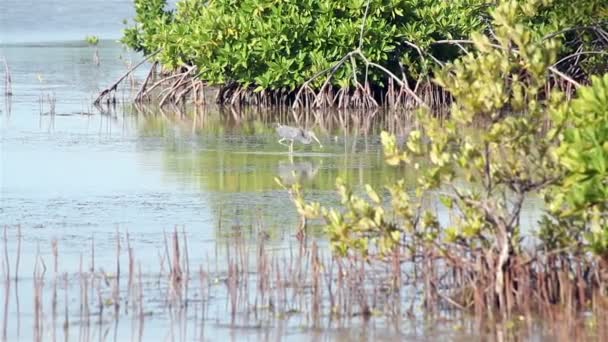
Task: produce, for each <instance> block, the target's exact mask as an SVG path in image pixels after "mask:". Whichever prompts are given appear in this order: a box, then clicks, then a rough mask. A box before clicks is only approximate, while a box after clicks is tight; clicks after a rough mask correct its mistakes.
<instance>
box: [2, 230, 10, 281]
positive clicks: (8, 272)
mask: <svg viewBox="0 0 608 342" xmlns="http://www.w3.org/2000/svg"><path fill="white" fill-rule="evenodd" d="M7 230H8V226H4V264H5V266H4V271H5V272H6V274H5V275H6V282H7V283H8V282H10V281H11V265H10V263H9V258H8V234H7Z"/></svg>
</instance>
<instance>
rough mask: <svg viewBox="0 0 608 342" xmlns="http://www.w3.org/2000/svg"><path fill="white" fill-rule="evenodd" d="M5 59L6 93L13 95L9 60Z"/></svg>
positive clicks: (6, 94)
mask: <svg viewBox="0 0 608 342" xmlns="http://www.w3.org/2000/svg"><path fill="white" fill-rule="evenodd" d="M3 60H4V95H5V96H12V95H13V89H12V82H11V71H10V69H9V68H8V62H7V61H6V58H4V59H3Z"/></svg>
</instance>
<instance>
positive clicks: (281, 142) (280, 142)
mask: <svg viewBox="0 0 608 342" xmlns="http://www.w3.org/2000/svg"><path fill="white" fill-rule="evenodd" d="M283 141H285V138H281V139H279V144H281V145H283V146H289V145H287V144H285V143H283Z"/></svg>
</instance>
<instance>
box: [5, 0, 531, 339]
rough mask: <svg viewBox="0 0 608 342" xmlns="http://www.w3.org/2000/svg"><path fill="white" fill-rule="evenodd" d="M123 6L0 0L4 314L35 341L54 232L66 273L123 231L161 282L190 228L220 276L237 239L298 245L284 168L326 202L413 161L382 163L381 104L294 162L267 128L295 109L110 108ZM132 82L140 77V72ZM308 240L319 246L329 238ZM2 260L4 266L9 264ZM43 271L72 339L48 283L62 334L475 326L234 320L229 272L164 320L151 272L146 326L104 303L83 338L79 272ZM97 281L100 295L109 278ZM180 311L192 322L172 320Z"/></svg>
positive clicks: (333, 130) (354, 332) (373, 333)
mask: <svg viewBox="0 0 608 342" xmlns="http://www.w3.org/2000/svg"><path fill="white" fill-rule="evenodd" d="M130 3H131V2H130V1H127V0H116V1H109V2H108V1H87V2H84V1H76V0H70V1H67V0H63V1H50V0H48V1H41V2H39V1H36V2H33V1H16V0H8V1H6V0H5V1H2V2H1V3H0V13H2V14H0V19H1V20H0V22H1V25H2V26H1V27H0V56H3V57H4V58H6V60H7V62H8V65H9V67H10V70H11V74H12V82H13V85H12V89H13V93H14V95H13V96H12V97H10V98H7V97H1V100H2V106H1V107H0V110H1V112H0V224H1V225H2V227H3V228H6V232H7V238H8V240H7V243H6V244H5V246H6V248H7V250H6V253H7V255H8V256H9V260H10V267H11V268H12V270H11V271H13V272H14V271H15V267H14V265H16V256H17V249H18V248H19V247H18V246H19V244H18V243H17V241H18V239H17V234H18V232H19V231H20V232H21V238H22V240H21V241H22V242H21V246H20V254H19V257H20V268H19V274H20V277H21V280H20V281H19V282H18V283H13V285H12V286H11V287H10V288H8V290H9V292H8V295H6V294H5V293H4V292H3V293H2V294H1V295H0V298H2V299H4V300H3V301H1V302H5V303H7V304H6V307H4V310H3V313H4V316H3V320H4V322H7V329H5V330H6V331H7V336H6V338H7V339H8V340H11V341H12V340H19V339H21V340H31V339H32V338H33V329H32V326H33V325H34V317H35V314H34V307H35V299H34V298H33V296H32V288H33V284H34V280H33V277H32V274H33V272H34V267H35V265H39V266H38V267H40V265H41V260H43V261H44V263H45V266H46V267H47V268H48V271H47V272H48V273H51V269H53V268H52V266H51V264H52V263H53V262H52V260H53V257H52V253H53V252H52V241H53V240H56V241H57V246H58V251H59V253H58V254H59V258H58V274H63V273H64V272H65V273H68V274H69V275H70V277H73V274H75V273H78V272H79V270H80V269H81V268H82V269H85V270H86V269H87V268H88V267H89V265H91V263H92V256H91V249H90V246H91V244H94V245H95V271H96V272H101V271H100V270H102V269H103V270H106V271H104V272H108V270H114V269H115V267H116V256H115V248H116V234H117V231H118V232H119V234H120V236H121V243H122V244H126V233H127V232H128V233H129V243H130V245H131V246H132V249H133V253H134V255H135V259H136V260H137V262H138V263H141V267H142V272H143V274H144V276H145V277H148V278H149V279H153V278H154V275H155V274H157V273H158V272H159V268H160V259H161V257H159V255H161V254H163V253H164V248H165V245H164V238H165V232H170V231H172V230H173V229H174V227H178V229H179V230H180V231H182V230H183V231H185V232H186V234H187V241H188V246H189V260H190V262H191V264H193V265H198V264H203V265H205V269H206V270H207V271H213V274H214V275H213V277H216V278H215V279H216V280H217V279H223V278H222V277H225V275H226V271H227V269H228V266H227V264H226V261H227V260H229V259H230V258H231V257H230V255H231V253H234V252H233V249H234V248H235V247H234V240H233V237H234V236H235V235H238V236H239V237H241V238H242V237H244V240H245V241H244V244H245V246H247V250H248V252H250V254H252V255H255V254H256V246H257V244H258V243H259V238H260V236H263V237H264V240H265V241H266V242H265V246H266V249H268V250H269V251H276V253H278V254H280V255H285V254H286V253H289V251H291V249H292V248H294V246H295V245H296V244H297V242H296V236H295V233H296V226H297V223H298V221H297V216H296V212H295V209H294V207H293V204H292V203H291V202H290V200H289V196H288V194H287V192H286V191H285V190H284V189H283V188H281V186H279V185H278V184H277V182H276V181H275V178H279V179H281V180H282V181H283V182H284V183H286V184H289V183H291V182H294V181H299V182H301V183H302V184H303V185H304V187H305V189H306V193H307V196H309V198H311V199H316V200H319V201H322V202H323V203H325V204H331V203H336V201H337V198H336V196H335V194H334V191H333V189H334V184H335V179H336V177H342V178H345V179H346V180H347V181H348V182H349V183H350V184H352V185H353V186H355V187H356V188H359V187H361V186H363V185H364V184H366V183H369V184H372V185H374V186H376V187H379V186H380V185H382V184H385V183H387V182H390V181H392V180H395V179H397V178H398V177H405V178H406V180H408V181H412V180H413V174H412V173H411V170H407V169H395V168H389V167H388V166H386V165H385V164H384V163H383V161H382V151H381V147H380V144H379V138H378V132H379V131H380V129H391V130H393V131H395V132H396V133H400V132H402V131H405V130H406V129H407V127H404V123H403V122H401V123H399V124H397V125H395V123H391V122H388V121H382V120H381V119H380V118H379V115H377V116H375V117H374V119H373V120H370V121H369V122H358V121H357V120H354V121H351V122H349V125H350V129H349V130H343V129H341V128H339V124H337V123H336V122H337V121H336V122H334V123H327V125H325V126H324V127H315V129H316V130H317V132H318V135H319V136H320V138H321V139H322V141H323V144H324V148H323V149H321V148H319V147H318V146H296V153H295V154H294V156H293V157H292V158H290V157H289V155H288V154H287V150H286V147H284V146H281V145H279V144H278V143H277V141H276V137H275V135H274V130H273V129H272V124H273V123H274V122H276V121H281V122H293V121H294V118H293V116H292V114H291V113H290V112H288V111H287V112H285V111H275V112H273V111H255V110H243V111H240V112H234V111H230V110H227V109H220V108H216V107H213V106H209V107H208V108H206V109H205V110H203V111H201V112H195V111H193V110H190V109H188V110H186V111H185V113H176V112H175V111H172V110H167V111H165V112H161V111H159V110H158V108H154V106H151V107H150V108H146V109H144V110H139V111H138V110H135V109H134V108H132V107H131V106H128V105H125V106H118V107H117V108H110V110H108V108H105V109H102V110H100V109H98V108H95V107H93V106H92V105H91V103H92V99H93V98H94V97H95V96H96V94H97V92H98V91H99V90H101V89H102V88H103V87H105V86H107V85H109V84H110V83H111V82H113V81H114V80H115V79H117V78H118V77H119V76H120V75H121V74H122V73H124V72H125V71H126V70H127V69H128V68H129V66H130V65H132V64H133V63H136V62H137V61H138V59H139V58H140V56H138V55H137V54H135V53H132V52H129V51H126V50H124V49H123V48H122V47H121V46H120V45H119V44H118V43H116V42H115V41H114V39H116V38H118V37H119V35H120V29H121V24H120V21H121V19H123V18H128V17H130V16H132V10H131V4H130ZM100 14H103V15H100ZM87 34H96V35H99V36H101V38H102V39H104V40H102V41H101V43H100V45H99V55H100V60H101V64H100V65H99V66H95V65H94V64H93V54H94V50H93V48H91V47H89V46H87V45H86V44H85V43H84V42H83V37H84V36H85V35H87ZM145 72H146V70H145V67H144V68H142V70H140V71H138V72H136V73H135V79H136V80H141V79H142V77H143V76H144V74H145ZM133 87H134V88H133V89H137V84H134V86H133ZM133 89H129V87H126V89H122V90H121V91H120V93H119V98H120V99H125V100H127V99H129V98H130V96H131V95H132V92H133ZM53 100H55V101H56V104H55V108H54V110H53V108H52V105H51V102H53ZM53 111H54V115H51V114H52V113H51V112H53ZM345 115H346V114H345ZM366 116H368V117H369V116H370V113H363V114H361V113H360V114H359V115H358V116H357V118H362V117H366ZM307 119H310V118H302V119H301V121H300V123H301V124H302V125H306V126H312V124H311V123H310V122H311V121H308V124H306V122H307V121H306V120H307ZM336 120H337V119H336ZM396 126H397V127H396ZM357 127H367V128H369V129H368V130H365V129H358V128H357ZM363 132H365V134H364V133H363ZM537 214H538V203H536V202H534V201H531V202H530V203H529V204H528V205H527V207H526V208H525V211H524V214H523V216H524V224H525V222H526V221H527V222H530V223H531V222H533V221H534V220H535V218H536V217H537ZM312 239H313V240H314V241H316V242H317V243H318V244H319V245H321V246H322V247H324V246H325V245H326V242H325V239H323V238H322V237H316V238H315V237H313V238H312ZM240 243H242V241H241V242H240ZM325 251H326V250H325ZM3 260H4V257H3ZM37 260H38V262H37ZM210 260H212V261H210ZM120 261H121V265H122V267H123V270H124V268H126V267H127V265H128V263H129V260H128V256H127V254H126V252H125V249H124V247H123V250H122V253H121V255H120ZM6 267H7V266H5V265H4V264H3V265H2V270H3V274H4V272H6ZM101 273H103V272H101ZM110 273H111V272H110ZM47 276H48V277H49V278H48V281H47V282H46V283H45V287H44V288H45V299H44V301H45V303H46V304H45V307H46V309H45V312H46V314H45V315H44V317H43V321H44V323H45V325H46V329H45V330H44V338H43V340H50V339H54V338H55V337H57V338H59V339H63V338H64V337H65V336H64V335H62V334H63V330H62V329H61V326H62V324H63V321H61V320H60V322H53V316H52V315H50V314H49V310H50V309H49V308H50V307H51V304H49V303H50V301H51V293H52V292H53V291H51V287H54V286H55V281H57V284H58V285H57V286H58V288H59V290H58V293H59V298H60V300H63V299H64V296H65V297H67V298H68V302H69V303H70V305H69V307H70V308H72V311H71V314H70V315H69V316H70V317H71V318H72V319H71V323H70V324H69V326H70V327H71V328H70V329H69V335H68V336H67V338H66V340H75V339H78V340H83V339H95V340H118V341H120V340H128V339H142V340H149V339H158V338H161V337H160V336H162V339H165V340H167V339H169V340H176V339H178V340H198V339H199V338H200V337H201V336H202V338H200V339H203V340H206V339H217V338H223V339H226V338H228V339H231V340H242V339H249V340H260V339H264V340H268V339H273V340H275V339H276V340H280V339H283V338H298V339H301V340H333V339H344V340H352V339H358V340H359V339H360V340H376V339H404V338H406V339H434V338H436V337H442V336H450V337H451V338H456V339H457V338H462V339H465V338H468V337H470V335H468V334H467V333H466V331H467V330H466V329H456V330H455V329H453V327H454V326H455V325H458V326H469V325H472V323H471V322H469V321H463V322H460V321H456V322H453V321H448V322H446V323H444V324H439V325H435V324H433V323H429V322H424V320H418V319H415V320H411V319H409V320H408V319H404V320H403V321H402V322H401V323H399V324H393V323H391V322H388V321H387V320H384V319H378V320H371V321H366V320H364V319H357V318H353V319H349V320H348V322H347V323H345V322H341V323H332V320H331V318H329V319H327V317H325V318H326V320H325V321H324V323H323V324H312V323H311V322H310V321H309V318H308V316H307V315H301V316H299V315H295V317H292V318H289V319H283V320H277V319H269V318H268V317H266V318H263V319H253V318H247V319H242V320H240V321H239V322H238V324H236V325H235V324H234V321H232V320H231V319H230V318H229V315H228V314H227V312H228V308H227V307H226V306H225V305H224V304H225V303H226V294H225V291H221V290H220V289H219V288H221V287H222V286H223V285H222V284H223V283H222V281H218V284H215V283H214V284H215V285H210V286H209V288H210V289H215V290H213V291H214V292H213V291H212V292H213V294H212V295H211V296H210V297H212V298H214V299H215V302H214V304H208V306H207V307H208V310H209V311H211V313H210V315H209V316H208V317H207V318H206V319H205V320H203V321H202V322H203V323H202V324H197V322H198V320H199V319H201V317H195V316H196V313H197V312H198V311H197V306H196V304H195V305H194V307H193V309H191V310H190V311H189V312H188V311H186V313H185V314H186V315H187V317H183V318H182V319H181V320H179V319H169V316H170V315H169V313H168V312H167V310H166V308H164V307H165V306H166V304H165V302H164V301H163V300H162V298H163V297H164V291H166V284H164V285H163V284H160V281H158V282H156V281H153V280H149V281H148V278H146V283H148V282H149V285H148V286H147V289H148V291H149V293H152V295H151V297H152V299H149V300H147V308H146V310H148V311H146V319H145V322H146V323H145V328H144V329H143V333H142V334H141V336H140V334H139V333H138V331H133V330H132V329H134V327H135V329H138V326H137V324H135V325H134V324H133V322H132V321H131V319H130V316H128V315H126V314H125V315H118V316H116V317H118V318H120V317H123V316H124V317H126V318H123V319H116V320H114V318H115V317H114V316H112V315H110V317H105V318H104V316H103V315H102V316H101V317H102V322H103V323H102V324H93V325H92V328H87V329H89V332H88V335H87V333H83V331H82V329H83V324H81V322H80V321H79V319H81V318H82V317H81V316H78V317H73V316H72V315H74V314H75V313H76V311H78V310H80V309H79V308H78V300H79V299H78V298H79V296H80V295H81V293H79V280H78V279H77V278H73V279H72V281H71V282H70V283H69V285H68V286H67V289H66V288H65V286H63V285H62V283H61V281H59V280H57V279H59V278H60V277H59V276H58V277H57V278H56V277H54V276H49V275H48V274H47ZM159 284H160V285H159ZM4 285H6V284H4ZM6 288H7V287H6V286H5V287H4V289H6ZM47 291H48V292H47ZM103 291H104V294H103V297H104V298H106V297H107V296H108V295H107V292H108V291H110V290H109V287H107V288H104V290H103ZM154 291H156V292H158V294H157V295H154V293H155V292H154ZM64 292H65V295H64ZM194 302H195V303H196V301H194ZM60 307H62V306H61V305H60ZM60 311H61V310H60ZM61 314H63V311H61ZM106 320H108V321H106ZM184 321H185V322H189V323H188V324H189V325H186V326H185V327H184V325H179V324H178V325H176V326H174V325H175V324H176V323H175V322H184ZM425 324H426V326H424V325H425ZM421 326H424V327H423V328H421ZM51 327H55V328H56V330H57V331H55V330H53V329H52V328H51ZM182 329H186V330H185V331H182ZM461 330H464V331H465V332H460V331H461ZM455 331H457V332H458V333H455ZM180 334H181V335H180ZM83 336H84V337H83ZM539 336H540V335H539Z"/></svg>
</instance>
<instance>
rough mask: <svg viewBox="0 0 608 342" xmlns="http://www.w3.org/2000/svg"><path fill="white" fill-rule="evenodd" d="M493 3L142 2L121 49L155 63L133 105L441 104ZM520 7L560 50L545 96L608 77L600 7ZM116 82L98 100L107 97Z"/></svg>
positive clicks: (536, 32)
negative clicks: (442, 74) (445, 73)
mask: <svg viewBox="0 0 608 342" xmlns="http://www.w3.org/2000/svg"><path fill="white" fill-rule="evenodd" d="M499 3H501V1H498V2H490V1H486V0H458V1H435V0H420V1H411V0H391V1H381V0H370V1H365V0H358V1H354V2H353V1H326V0H325V1H320V0H308V1H291V0H290V1H281V2H274V1H268V0H248V1H239V2H234V1H228V0H225V1H224V0H219V1H207V0H184V1H180V2H178V3H177V8H176V9H174V10H167V9H166V7H167V6H166V1H164V0H137V1H135V9H136V17H135V23H134V25H133V26H131V27H129V28H127V29H126V30H125V31H124V36H123V39H122V42H123V43H124V44H126V45H127V46H128V47H130V48H133V49H135V50H136V51H140V52H142V53H143V54H144V56H145V57H146V59H150V60H151V61H152V62H153V64H152V67H151V68H150V73H149V75H148V77H147V78H146V80H145V81H144V83H143V84H142V85H141V87H140V89H139V91H138V93H137V95H136V96H135V98H134V101H136V102H141V101H150V100H153V101H157V102H159V103H161V105H165V104H168V103H170V102H171V103H179V102H184V101H191V102H194V103H199V104H202V103H203V100H202V99H203V98H204V96H203V93H204V91H205V88H206V87H218V88H219V93H218V96H217V98H216V102H217V103H219V104H225V105H259V106H270V105H288V106H293V107H298V108H311V107H313V108H321V107H339V108H352V107H358V108H373V107H377V106H390V107H405V108H417V107H420V106H428V107H431V108H438V107H442V106H445V105H449V103H450V102H451V101H452V94H450V93H449V92H448V91H446V89H445V88H444V87H442V86H441V85H439V84H437V82H434V77H435V75H436V74H437V72H438V71H440V70H442V69H444V68H445V65H446V64H449V63H452V62H454V61H456V60H457V59H459V58H461V57H463V56H466V55H469V54H471V53H475V52H476V50H477V48H476V46H475V37H477V36H479V33H481V34H483V35H485V36H486V37H487V41H486V42H485V45H486V48H500V46H501V43H500V42H499V41H498V40H497V37H496V36H495V30H496V27H495V26H496V25H497V24H496V23H493V22H492V13H493V11H494V10H495V9H496V7H497V6H498V5H497V4H499ZM539 4H540V5H542V6H540V7H539V6H538V5H539ZM523 7H526V8H525V9H524V11H523V12H522V13H521V15H522V23H523V24H525V25H528V26H529V27H533V28H534V29H533V30H530V31H529V34H530V35H531V37H530V38H533V39H534V40H550V39H556V40H558V41H559V42H560V48H559V50H558V51H556V58H555V61H554V65H552V66H550V67H549V70H550V75H548V77H549V78H550V82H548V85H547V87H548V88H550V89H552V88H556V89H561V90H564V91H566V92H567V93H570V94H571V93H572V92H573V90H574V86H575V85H576V84H578V83H588V82H589V80H590V76H591V75H593V74H602V73H604V72H606V62H605V60H606V55H605V53H606V52H605V51H606V47H608V33H607V30H608V29H607V27H608V24H607V23H606V17H608V14H607V13H606V11H608V10H607V9H606V5H605V4H602V2H601V1H594V0H584V1H580V2H577V3H576V4H575V3H572V2H571V1H565V0H554V1H535V2H532V3H530V4H526V5H524V6H523ZM536 8H538V10H537V9H536ZM138 66H139V65H138ZM138 66H136V67H138ZM136 67H135V68H136ZM125 77H126V75H125ZM120 81H121V80H118V81H117V82H116V83H115V84H113V85H112V86H110V87H108V88H107V89H106V90H104V92H102V94H100V96H99V98H98V99H97V100H96V102H98V103H101V102H103V101H110V102H111V101H113V100H112V99H113V97H112V96H111V95H112V92H113V91H114V90H116V87H117V86H118V84H119V83H120ZM550 89H547V90H550Z"/></svg>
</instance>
